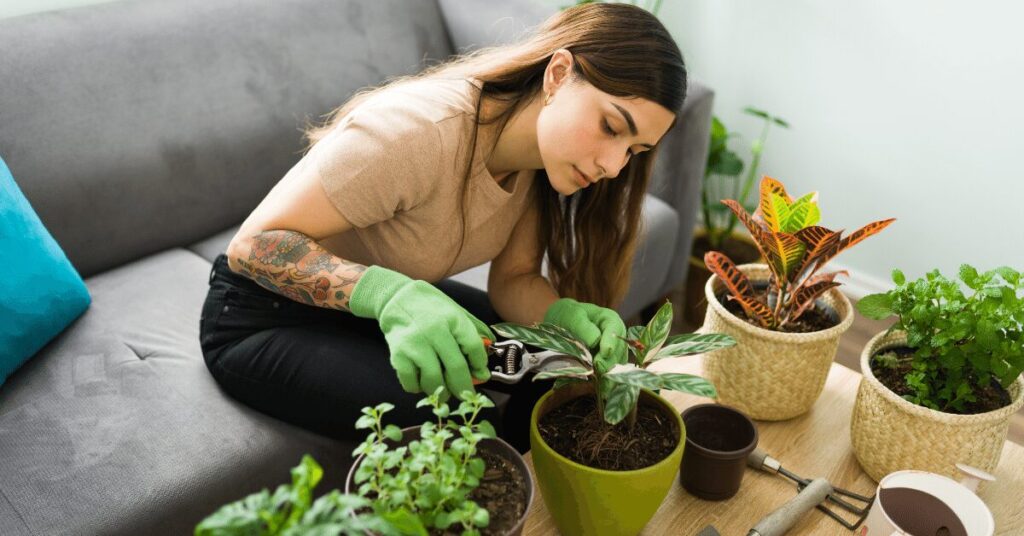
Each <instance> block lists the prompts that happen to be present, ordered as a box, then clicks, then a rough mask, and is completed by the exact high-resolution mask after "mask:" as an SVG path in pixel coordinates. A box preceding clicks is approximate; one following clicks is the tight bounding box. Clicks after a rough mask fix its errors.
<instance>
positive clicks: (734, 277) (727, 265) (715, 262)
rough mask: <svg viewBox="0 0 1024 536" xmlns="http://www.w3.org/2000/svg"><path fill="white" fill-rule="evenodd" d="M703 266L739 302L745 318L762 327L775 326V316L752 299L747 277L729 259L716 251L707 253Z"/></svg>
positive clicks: (764, 305) (752, 295)
mask: <svg viewBox="0 0 1024 536" xmlns="http://www.w3.org/2000/svg"><path fill="white" fill-rule="evenodd" d="M704 264H705V265H706V266H707V267H708V270H711V272H712V273H714V274H715V275H717V276H718V277H719V279H721V280H722V283H723V284H724V285H725V287H726V288H727V289H729V294H730V295H731V296H732V298H733V299H734V300H736V301H737V302H739V304H740V306H742V307H743V310H744V311H745V312H746V313H747V316H749V317H750V318H751V319H754V320H756V321H757V323H758V324H760V325H761V326H762V327H766V328H767V327H772V326H774V325H775V315H773V314H772V311H771V309H769V308H768V306H767V305H766V304H764V303H761V302H759V301H757V300H756V299H755V298H754V289H753V288H752V287H751V286H750V281H749V280H748V279H747V276H746V275H743V272H741V271H740V270H739V269H738V268H736V265H735V264H733V263H732V261H731V260H729V257H726V256H725V255H722V254H721V253H719V252H717V251H709V252H707V253H705V254H704Z"/></svg>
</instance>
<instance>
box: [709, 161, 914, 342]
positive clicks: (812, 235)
mask: <svg viewBox="0 0 1024 536" xmlns="http://www.w3.org/2000/svg"><path fill="white" fill-rule="evenodd" d="M722 203H724V204H725V205H726V206H727V207H729V209H730V210H732V212H733V213H734V214H736V217H737V218H738V219H739V220H740V221H741V222H743V224H744V225H745V226H746V227H747V230H749V231H750V235H751V237H752V238H753V239H754V243H755V244H756V245H757V249H758V251H759V252H760V253H761V256H762V257H764V259H766V260H767V262H768V268H769V270H770V271H771V277H770V278H769V280H768V291H767V294H766V296H767V300H766V301H761V300H759V299H758V298H757V297H756V296H755V293H754V289H753V287H752V286H751V283H750V281H749V280H748V279H747V276H746V275H744V274H743V272H741V271H740V270H739V269H738V268H737V267H736V265H735V264H734V263H733V262H732V261H731V260H730V259H729V258H728V257H727V256H725V255H723V254H721V253H719V252H717V251H709V252H708V253H706V254H705V255H704V263H705V264H706V265H707V267H708V269H709V270H711V271H712V272H713V273H715V274H716V275H717V276H718V277H719V278H721V280H722V283H723V284H724V285H725V286H726V288H727V289H728V291H729V294H730V297H731V298H732V299H734V300H736V301H737V302H738V303H739V304H740V305H741V306H742V307H743V310H744V312H746V314H747V316H748V317H749V318H750V319H752V320H754V321H756V322H757V323H758V324H759V325H760V326H761V327H763V328H767V329H773V330H780V329H782V328H783V327H784V326H786V324H788V323H790V322H793V321H795V320H796V319H798V318H799V317H800V315H802V314H803V313H804V312H806V311H807V310H808V309H809V308H810V307H811V306H812V305H813V304H814V300H816V299H817V298H818V297H819V296H821V295H822V294H823V293H825V292H826V291H828V290H829V289H831V288H833V287H837V286H839V285H840V283H838V282H836V281H835V278H836V276H838V275H840V274H843V275H848V274H846V272H844V271H839V272H829V273H819V272H820V271H821V269H822V268H823V267H824V266H825V265H826V264H827V263H828V262H829V261H830V260H832V258H834V257H835V256H836V255H838V254H839V253H840V252H842V251H845V250H846V249H848V248H850V247H852V246H853V245H854V244H857V243H859V242H860V241H862V240H864V239H865V238H867V237H869V236H871V235H873V234H876V233H878V232H879V231H881V230H882V229H884V228H885V227H886V226H888V225H889V224H890V223H892V222H893V221H895V218H890V219H887V220H880V221H876V222H873V223H869V224H868V225H865V226H864V227H861V228H860V229H858V230H857V231H855V232H853V233H852V234H850V235H849V236H846V237H844V236H842V231H841V230H840V231H833V230H831V229H828V228H826V227H821V226H819V225H817V224H818V222H819V221H820V220H821V211H820V210H819V209H818V203H817V193H816V192H812V193H809V194H807V195H805V196H803V197H801V198H799V199H796V200H794V199H793V198H792V197H790V196H789V194H787V193H786V189H785V187H784V186H783V185H782V183H781V182H779V181H777V180H775V179H773V178H771V177H768V176H765V177H764V178H763V179H762V180H761V196H760V202H759V204H758V208H757V210H756V211H755V212H754V214H753V215H751V214H750V213H748V212H747V211H746V210H745V209H744V208H743V207H742V206H741V205H740V204H739V203H738V202H736V201H735V200H732V199H726V200H724V201H722Z"/></svg>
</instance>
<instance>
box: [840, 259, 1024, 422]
mask: <svg viewBox="0 0 1024 536" xmlns="http://www.w3.org/2000/svg"><path fill="white" fill-rule="evenodd" d="M959 276H960V281H961V282H963V284H964V285H965V286H966V287H967V288H968V289H969V290H970V291H971V292H970V293H969V294H970V295H966V294H965V293H964V291H963V288H962V287H961V285H960V284H959V283H958V282H957V281H955V280H949V279H947V278H946V277H944V276H943V275H942V274H941V273H940V272H939V271H938V270H932V271H930V272H928V273H927V274H925V276H924V277H922V278H920V279H917V280H914V281H907V279H906V276H905V275H904V274H903V272H901V271H899V270H893V272H892V280H893V282H894V283H896V288H895V289H893V290H890V291H889V292H885V293H881V294H872V295H869V296H865V297H864V298H863V299H861V300H860V301H859V302H858V303H857V310H859V311H860V312H861V314H863V315H864V316H866V317H868V318H874V319H876V320H881V319H884V318H888V317H891V316H893V315H896V316H897V317H899V320H898V321H897V322H896V324H895V325H893V326H892V327H891V328H890V331H893V330H902V331H905V332H906V333H907V346H909V347H910V348H912V349H914V354H913V356H911V357H908V358H903V359H904V360H905V359H909V360H910V365H911V372H909V373H908V374H906V375H905V376H904V380H905V381H906V384H907V386H908V387H910V389H911V390H912V394H910V395H904V398H905V399H906V400H908V401H910V402H911V403H914V404H917V405H921V406H925V407H928V408H931V409H935V410H939V411H947V412H948V411H951V410H952V412H963V411H964V409H965V408H964V405H965V404H966V403H971V402H976V401H977V389H979V388H985V387H987V386H989V385H990V383H991V382H996V383H998V384H999V385H1000V386H1002V387H1003V388H1004V389H1005V388H1007V387H1009V386H1010V384H1012V383H1013V382H1014V381H1015V380H1016V379H1017V377H1018V376H1020V374H1021V372H1024V296H1022V292H1021V291H1022V290H1024V281H1022V278H1021V274H1020V273H1019V272H1017V271H1015V270H1013V269H1012V268H1009V267H1006V266H1003V267H999V268H996V269H994V270H991V271H988V272H985V273H981V274H979V273H978V270H977V269H975V268H974V267H973V266H971V265H968V264H964V265H962V266H960V274H959ZM876 362H877V363H878V364H879V365H880V366H883V367H888V368H893V367H898V366H899V365H901V364H904V363H905V362H906V361H903V360H901V358H899V357H897V356H896V355H895V354H893V353H887V354H886V353H883V354H882V355H879V356H878V357H876Z"/></svg>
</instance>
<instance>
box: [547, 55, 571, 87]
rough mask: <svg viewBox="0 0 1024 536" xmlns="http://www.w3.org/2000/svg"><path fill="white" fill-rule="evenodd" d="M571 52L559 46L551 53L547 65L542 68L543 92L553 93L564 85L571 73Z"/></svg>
mask: <svg viewBox="0 0 1024 536" xmlns="http://www.w3.org/2000/svg"><path fill="white" fill-rule="evenodd" d="M572 66H573V57H572V52H569V51H568V50H566V49H564V48H560V49H558V50H556V51H555V53H554V54H552V55H551V59H550V60H549V61H548V66H547V68H546V69H544V93H545V94H547V95H554V94H555V92H557V91H558V89H559V88H561V87H562V86H564V85H565V84H566V83H567V82H568V80H569V78H570V75H571V74H572Z"/></svg>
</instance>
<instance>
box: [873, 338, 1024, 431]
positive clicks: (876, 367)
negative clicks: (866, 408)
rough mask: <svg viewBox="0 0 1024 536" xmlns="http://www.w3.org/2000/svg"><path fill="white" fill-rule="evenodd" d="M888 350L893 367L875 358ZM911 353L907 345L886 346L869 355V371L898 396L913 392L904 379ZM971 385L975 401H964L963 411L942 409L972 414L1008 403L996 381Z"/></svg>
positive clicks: (1007, 396)
mask: <svg viewBox="0 0 1024 536" xmlns="http://www.w3.org/2000/svg"><path fill="white" fill-rule="evenodd" d="M890 352H892V353H895V354H896V357H897V363H896V366H895V367H892V368H889V367H884V366H882V365H880V364H879V363H878V361H877V360H876V359H875V358H876V357H878V356H879V355H881V354H885V353H890ZM913 355H914V350H913V349H912V348H909V347H907V346H897V347H894V348H886V349H885V350H882V351H880V352H876V353H875V355H873V356H871V372H872V373H873V374H874V375H875V378H878V381H880V382H882V385H884V386H886V387H887V388H888V389H889V390H890V391H892V392H894V393H896V394H897V395H899V396H900V397H902V396H903V395H909V394H913V392H914V390H913V389H911V388H910V386H909V385H907V381H906V379H904V377H905V376H906V375H907V374H909V373H910V372H912V371H913V368H912V367H911V363H912V361H911V358H912V357H913ZM971 387H973V390H974V396H975V397H976V398H977V400H976V401H975V402H967V403H965V404H964V411H962V412H961V411H957V410H955V409H953V408H949V409H945V410H942V411H943V412H944V413H954V414H959V415H974V414H976V413H985V412H987V411H992V410H996V409H999V408H1001V407H1004V406H1007V405H1009V404H1010V393H1008V392H1007V391H1006V389H1003V386H1002V385H999V383H998V382H996V381H991V382H989V384H988V385H987V386H985V387H978V384H977V382H976V380H972V381H971Z"/></svg>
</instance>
